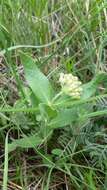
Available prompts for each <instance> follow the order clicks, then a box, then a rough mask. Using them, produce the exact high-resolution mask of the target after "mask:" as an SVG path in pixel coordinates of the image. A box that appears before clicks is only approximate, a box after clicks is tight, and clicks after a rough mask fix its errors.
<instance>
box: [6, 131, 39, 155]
mask: <svg viewBox="0 0 107 190" xmlns="http://www.w3.org/2000/svg"><path fill="white" fill-rule="evenodd" d="M42 142H43V139H41V138H40V137H39V136H38V135H37V134H36V135H31V136H29V137H27V136H25V137H23V138H21V139H17V140H14V141H13V142H12V143H10V144H9V146H8V150H9V152H11V151H13V150H15V149H16V148H18V147H20V148H35V147H36V146H37V145H39V144H41V143H42Z"/></svg>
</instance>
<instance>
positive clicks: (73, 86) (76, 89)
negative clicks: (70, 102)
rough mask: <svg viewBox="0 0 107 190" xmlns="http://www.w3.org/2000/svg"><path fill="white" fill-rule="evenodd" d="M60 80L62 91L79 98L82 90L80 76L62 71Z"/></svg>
mask: <svg viewBox="0 0 107 190" xmlns="http://www.w3.org/2000/svg"><path fill="white" fill-rule="evenodd" d="M59 82H60V84H61V87H62V91H63V92H64V93H65V94H66V95H69V96H72V97H73V98H77V99H79V98H80V96H81V92H82V86H81V85H82V83H81V81H79V79H78V77H76V76H73V75H72V74H64V73H60V77H59Z"/></svg>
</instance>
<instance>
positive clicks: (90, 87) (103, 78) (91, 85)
mask: <svg viewBox="0 0 107 190" xmlns="http://www.w3.org/2000/svg"><path fill="white" fill-rule="evenodd" d="M100 84H105V85H106V86H107V74H106V73H101V74H98V75H97V76H96V77H94V78H93V80H91V81H90V82H88V83H87V84H84V85H83V94H82V99H86V98H90V97H91V96H92V95H94V94H95V92H96V90H97V89H98V87H99V85H100Z"/></svg>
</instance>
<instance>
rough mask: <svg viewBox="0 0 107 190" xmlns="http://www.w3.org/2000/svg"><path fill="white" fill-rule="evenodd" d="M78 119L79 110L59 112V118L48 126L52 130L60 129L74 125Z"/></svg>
mask: <svg viewBox="0 0 107 190" xmlns="http://www.w3.org/2000/svg"><path fill="white" fill-rule="evenodd" d="M77 118H78V112H77V109H73V108H72V109H65V110H61V111H60V112H58V114H57V116H56V117H55V118H54V119H52V120H51V122H50V123H49V124H48V125H49V126H51V128H60V127H64V126H66V125H70V124H72V122H73V121H75V120H76V119H77Z"/></svg>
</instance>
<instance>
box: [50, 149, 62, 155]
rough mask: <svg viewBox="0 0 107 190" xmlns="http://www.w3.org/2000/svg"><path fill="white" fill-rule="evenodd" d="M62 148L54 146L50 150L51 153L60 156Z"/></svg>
mask: <svg viewBox="0 0 107 190" xmlns="http://www.w3.org/2000/svg"><path fill="white" fill-rule="evenodd" d="M62 152H63V150H61V149H59V148H55V149H53V150H52V154H54V155H57V156H60V155H61V154H62Z"/></svg>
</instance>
